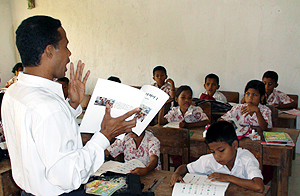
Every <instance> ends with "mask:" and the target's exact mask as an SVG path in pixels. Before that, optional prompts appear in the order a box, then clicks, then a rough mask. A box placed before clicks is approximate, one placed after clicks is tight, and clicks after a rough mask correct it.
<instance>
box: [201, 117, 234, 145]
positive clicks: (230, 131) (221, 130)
mask: <svg viewBox="0 0 300 196" xmlns="http://www.w3.org/2000/svg"><path fill="white" fill-rule="evenodd" d="M235 140H237V141H239V140H238V137H237V135H236V132H235V129H234V127H233V124H231V123H230V122H228V121H225V120H222V121H218V122H215V123H213V124H211V125H210V127H209V128H208V129H207V133H206V137H205V142H206V143H207V144H210V143H213V142H226V143H227V144H229V145H230V146H232V143H233V142H234V141H235Z"/></svg>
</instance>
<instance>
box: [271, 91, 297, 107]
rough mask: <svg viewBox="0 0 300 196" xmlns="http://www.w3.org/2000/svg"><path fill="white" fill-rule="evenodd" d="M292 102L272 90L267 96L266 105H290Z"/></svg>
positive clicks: (285, 96)
mask: <svg viewBox="0 0 300 196" xmlns="http://www.w3.org/2000/svg"><path fill="white" fill-rule="evenodd" d="M293 101H294V100H293V99H292V98H290V97H289V96H288V95H287V94H285V93H283V92H281V91H278V90H276V89H273V92H272V93H271V94H270V95H269V96H268V99H267V103H268V105H272V104H288V103H292V102H293Z"/></svg>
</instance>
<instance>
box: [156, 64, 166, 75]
mask: <svg viewBox="0 0 300 196" xmlns="http://www.w3.org/2000/svg"><path fill="white" fill-rule="evenodd" d="M159 70H161V71H164V72H165V74H166V75H167V70H166V68H164V67H163V66H161V65H158V66H156V67H154V69H153V76H154V74H155V72H156V71H159Z"/></svg>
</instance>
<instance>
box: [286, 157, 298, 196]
mask: <svg viewBox="0 0 300 196" xmlns="http://www.w3.org/2000/svg"><path fill="white" fill-rule="evenodd" d="M292 165H293V166H292V175H291V176H290V178H289V196H297V195H300V178H299V176H300V154H296V159H295V160H293V163H292Z"/></svg>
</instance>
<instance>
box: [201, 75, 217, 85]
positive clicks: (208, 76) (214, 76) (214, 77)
mask: <svg viewBox="0 0 300 196" xmlns="http://www.w3.org/2000/svg"><path fill="white" fill-rule="evenodd" d="M207 78H211V79H215V80H216V82H217V84H218V85H219V77H218V76H217V75H216V74H213V73H211V74H208V75H207V76H205V81H204V84H205V83H206V80H207Z"/></svg>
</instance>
